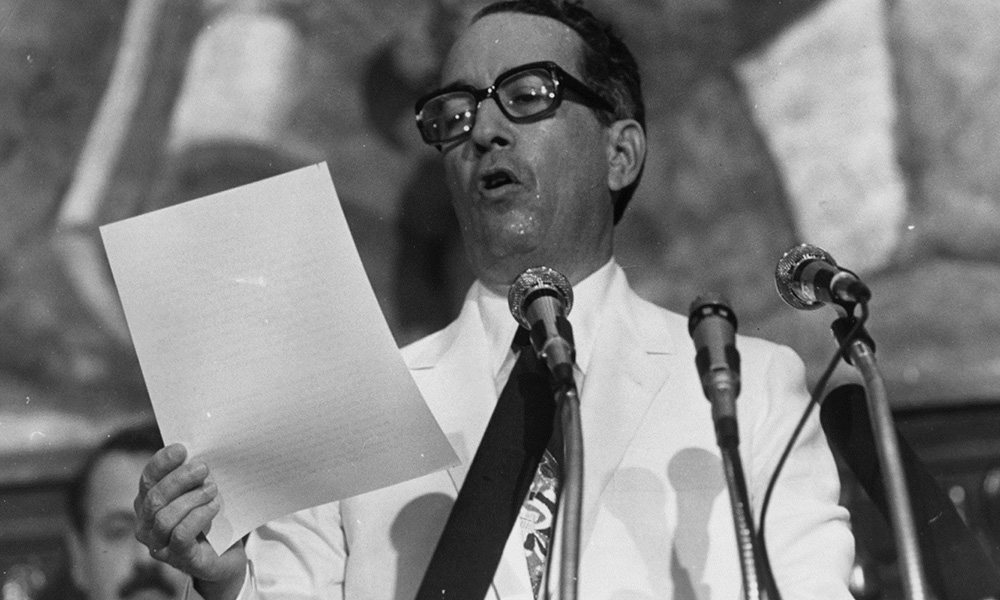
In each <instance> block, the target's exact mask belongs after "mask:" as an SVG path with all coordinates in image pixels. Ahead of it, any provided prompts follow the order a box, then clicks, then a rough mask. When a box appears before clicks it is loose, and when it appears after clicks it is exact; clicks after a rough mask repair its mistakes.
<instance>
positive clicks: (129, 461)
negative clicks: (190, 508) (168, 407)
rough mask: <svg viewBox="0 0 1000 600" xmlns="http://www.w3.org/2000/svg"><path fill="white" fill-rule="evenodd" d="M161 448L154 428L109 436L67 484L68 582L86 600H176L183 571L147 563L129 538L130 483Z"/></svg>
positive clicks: (184, 579)
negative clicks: (70, 577) (72, 584)
mask: <svg viewBox="0 0 1000 600" xmlns="http://www.w3.org/2000/svg"><path fill="white" fill-rule="evenodd" d="M162 447H163V440H162V439H161V438H160V432H159V430H157V428H156V425H154V424H148V425H142V426H136V427H131V428H128V429H123V430H121V431H119V432H117V433H114V434H112V435H111V436H110V437H109V438H108V439H107V440H106V441H105V442H104V443H103V444H101V445H100V447H98V448H97V449H96V450H95V451H94V452H93V454H91V455H90V457H88V458H87V460H86V462H84V465H83V468H82V469H81V470H80V472H79V473H78V474H77V476H76V477H75V478H74V479H73V481H72V482H71V483H70V487H69V493H68V494H67V498H68V510H69V516H70V523H71V525H72V526H71V527H70V531H69V551H70V561H71V569H72V578H73V583H74V584H76V586H77V587H79V588H80V590H82V591H83V592H84V593H85V594H86V596H87V597H88V598H89V599H90V600H111V599H119V598H121V599H135V600H140V599H141V600H166V599H179V598H181V597H182V596H183V594H184V589H185V587H186V586H187V580H188V578H187V576H186V575H185V574H184V573H181V572H180V571H178V570H176V569H174V568H173V567H170V566H168V565H165V564H163V563H161V562H159V561H156V560H153V559H152V558H150V556H149V551H148V550H147V549H146V547H145V546H143V545H142V544H140V543H139V542H138V541H136V539H135V528H136V520H135V513H134V511H133V509H132V499H133V498H135V491H136V481H138V480H139V475H140V474H141V473H142V468H143V466H145V464H146V462H148V461H149V459H150V458H151V457H152V456H153V454H154V453H155V452H156V451H157V450H159V449H160V448H162Z"/></svg>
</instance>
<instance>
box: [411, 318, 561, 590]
mask: <svg viewBox="0 0 1000 600" xmlns="http://www.w3.org/2000/svg"><path fill="white" fill-rule="evenodd" d="M521 332H524V333H523V334H522V333H521ZM526 344H527V331H526V330H524V329H518V335H516V336H515V337H514V344H512V348H516V349H517V350H519V355H518V357H517V361H516V362H515V363H514V368H513V369H512V370H511V373H510V377H509V378H508V379H507V384H506V385H505V386H504V389H503V391H502V392H501V393H500V398H499V400H498V401H497V405H496V408H495V409H494V410H493V415H492V416H491V417H490V422H489V424H488V425H487V426H486V432H485V433H484V434H483V439H482V441H481V442H480V444H479V448H478V450H476V456H475V458H473V460H472V465H471V466H470V467H469V473H468V475H467V476H466V478H465V483H464V484H463V485H462V489H461V490H460V491H459V493H458V498H456V499H455V505H454V506H453V507H452V509H451V514H450V515H449V516H448V521H447V523H446V524H445V527H444V531H443V532H442V533H441V539H440V540H439V541H438V545H437V547H436V548H435V550H434V555H433V556H432V557H431V562H430V566H428V568H427V572H426V573H425V575H424V579H423V582H422V583H421V584H420V590H419V591H418V592H417V600H439V599H442V598H455V599H461V600H469V599H476V600H478V599H479V598H483V597H485V596H486V593H487V591H489V587H490V582H491V581H492V580H493V575H494V574H495V573H496V569H497V565H499V564H500V557H501V556H502V555H503V549H504V545H505V544H506V542H507V538H508V537H509V536H510V532H511V530H512V528H513V527H514V524H515V523H517V521H518V518H519V515H520V514H521V511H522V508H523V505H524V502H525V498H527V496H528V492H529V490H530V489H531V488H532V484H533V482H534V481H535V478H536V477H535V476H536V474H537V473H538V466H539V463H540V462H541V461H542V457H543V455H544V454H545V449H546V445H547V444H548V443H549V442H550V439H551V438H552V434H553V421H554V418H555V404H554V402H553V399H552V385H551V380H550V377H549V374H548V369H547V368H546V367H545V364H544V363H543V362H542V361H539V360H538V359H537V357H536V356H535V352H534V351H533V350H531V348H528V347H526ZM559 445H560V447H561V441H560V442H559ZM559 453H560V454H561V450H560V451H559ZM550 454H552V455H553V456H557V455H556V454H554V453H551V452H550Z"/></svg>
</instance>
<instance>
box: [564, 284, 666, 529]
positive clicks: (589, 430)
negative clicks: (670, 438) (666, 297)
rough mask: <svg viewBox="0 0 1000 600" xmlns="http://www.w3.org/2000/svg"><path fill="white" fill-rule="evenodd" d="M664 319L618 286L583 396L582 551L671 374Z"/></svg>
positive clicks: (595, 352)
mask: <svg viewBox="0 0 1000 600" xmlns="http://www.w3.org/2000/svg"><path fill="white" fill-rule="evenodd" d="M622 279H623V280H624V277H622ZM663 321H664V319H663V316H662V312H661V310H660V309H658V308H655V307H653V306H652V305H650V304H648V303H646V302H645V301H643V300H641V299H640V298H639V297H638V296H637V295H635V293H634V292H632V291H631V289H630V288H628V286H627V284H626V283H624V281H621V282H618V285H616V286H615V287H614V293H613V294H611V295H610V296H609V306H608V308H607V313H606V315H605V316H604V318H603V319H602V324H601V326H600V329H599V332H600V333H599V335H598V337H597V338H596V339H597V340H598V341H597V342H596V344H597V345H596V346H595V349H594V353H593V358H592V360H591V366H590V368H589V370H588V373H587V375H586V381H585V383H584V386H585V389H584V390H583V393H582V398H581V411H580V412H581V422H582V426H583V438H584V469H585V470H584V473H585V475H584V499H583V516H582V523H581V526H582V532H581V542H582V548H586V546H587V543H588V541H589V539H590V534H591V532H592V531H593V528H594V520H595V519H596V516H597V507H598V506H599V502H598V499H599V498H600V496H601V494H602V493H603V491H604V489H605V488H606V487H607V485H608V483H609V482H610V481H611V477H612V475H613V474H614V471H615V469H616V468H617V467H618V465H619V464H620V463H621V461H622V458H623V456H624V454H625V450H626V449H627V448H628V446H629V444H630V443H631V441H632V439H633V437H634V436H635V433H636V430H637V429H638V427H639V425H640V424H641V423H642V421H643V417H644V415H645V414H646V412H647V411H648V409H649V407H650V404H651V403H652V401H653V398H655V397H656V395H657V393H658V392H659V390H660V389H661V388H662V387H663V384H664V383H665V382H666V380H667V378H668V376H669V373H668V365H669V355H670V354H671V353H672V342H671V339H670V335H669V333H668V331H667V325H666V323H664V322H663Z"/></svg>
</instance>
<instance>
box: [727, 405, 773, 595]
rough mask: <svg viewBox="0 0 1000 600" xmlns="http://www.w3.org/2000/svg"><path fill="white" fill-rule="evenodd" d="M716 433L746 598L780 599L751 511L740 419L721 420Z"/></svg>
mask: <svg viewBox="0 0 1000 600" xmlns="http://www.w3.org/2000/svg"><path fill="white" fill-rule="evenodd" d="M714 405H715V401H713V406H714ZM715 432H716V438H717V440H718V443H719V450H720V451H721V452H722V467H723V471H724V472H725V475H726V486H727V487H728V488H729V502H730V505H731V507H732V511H733V525H734V528H735V530H736V548H737V551H738V552H739V557H740V569H741V571H742V574H743V592H744V597H745V598H746V600H780V598H781V596H780V594H779V593H778V589H777V586H776V585H775V583H774V577H773V576H772V574H771V572H770V564H769V563H768V561H767V558H766V556H765V555H764V554H763V552H762V549H761V548H760V547H759V546H758V544H759V543H762V540H761V541H758V539H757V532H756V531H755V527H754V522H753V514H752V512H751V510H750V499H749V493H748V492H747V482H746V477H745V475H744V474H743V463H742V461H741V460H740V453H739V433H738V431H737V427H736V420H735V419H733V418H728V419H720V420H718V421H717V422H716V429H715Z"/></svg>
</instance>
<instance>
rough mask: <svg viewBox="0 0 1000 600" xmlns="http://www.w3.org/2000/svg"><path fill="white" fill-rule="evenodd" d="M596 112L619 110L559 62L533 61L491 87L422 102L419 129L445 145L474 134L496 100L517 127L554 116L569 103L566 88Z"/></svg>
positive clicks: (459, 89)
mask: <svg viewBox="0 0 1000 600" xmlns="http://www.w3.org/2000/svg"><path fill="white" fill-rule="evenodd" d="M564 87H565V88H566V89H567V90H570V91H572V92H574V93H575V94H577V95H578V96H579V97H580V99H581V100H582V101H583V102H582V103H583V104H588V105H590V106H592V107H593V108H597V109H600V110H605V111H608V112H614V108H613V107H612V106H611V103H610V102H608V101H607V100H605V99H604V98H602V97H601V96H599V95H598V94H597V92H595V91H594V90H592V89H590V88H589V87H587V84H585V83H583V82H582V81H580V80H579V79H577V78H576V77H573V76H572V75H570V74H569V73H567V72H566V71H564V70H563V69H562V68H561V67H560V66H559V65H557V64H556V63H554V62H533V63H528V64H526V65H521V66H519V67H514V68H513V69H509V70H507V71H504V72H503V73H501V74H500V75H499V76H497V78H496V81H494V82H493V85H491V86H490V87H488V88H483V89H476V88H474V87H472V86H471V85H465V84H455V85H450V86H448V87H445V88H442V89H440V90H437V91H435V92H431V93H429V94H427V95H425V96H422V97H421V98H420V99H419V100H417V104H416V111H417V129H419V130H420V135H421V136H422V137H423V138H424V141H425V142H427V143H428V144H434V145H436V146H440V145H441V144H445V143H448V142H452V141H455V140H457V139H459V138H461V137H463V136H466V135H468V134H469V132H470V131H472V127H473V126H474V125H475V124H476V111H477V110H478V109H479V104H480V103H481V102H482V101H483V100H486V99H487V98H490V97H492V98H493V100H495V101H496V103H497V106H499V107H500V112H502V113H503V114H504V116H506V117H507V118H508V119H510V120H511V122H513V123H528V122H531V121H537V120H539V119H543V118H545V117H547V116H549V115H551V114H552V113H553V112H555V110H556V109H557V108H559V104H560V103H562V100H563V88H564Z"/></svg>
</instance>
